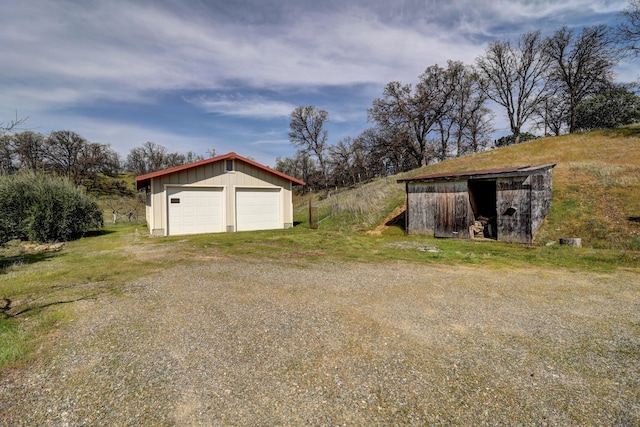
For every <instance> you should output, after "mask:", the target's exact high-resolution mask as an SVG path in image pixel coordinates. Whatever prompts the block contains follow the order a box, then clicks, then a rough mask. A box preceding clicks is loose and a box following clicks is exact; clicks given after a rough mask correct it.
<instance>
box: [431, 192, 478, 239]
mask: <svg viewBox="0 0 640 427" xmlns="http://www.w3.org/2000/svg"><path fill="white" fill-rule="evenodd" d="M435 190H436V215H435V234H434V235H435V237H459V238H464V239H468V238H469V226H470V225H471V224H472V222H473V210H472V209H471V202H470V201H469V192H468V190H467V181H466V180H464V181H453V182H439V183H436V185H435Z"/></svg>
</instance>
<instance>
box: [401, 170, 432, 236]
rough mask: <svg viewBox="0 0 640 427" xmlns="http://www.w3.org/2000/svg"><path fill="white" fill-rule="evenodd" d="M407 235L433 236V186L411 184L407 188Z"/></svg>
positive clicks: (418, 183)
mask: <svg viewBox="0 0 640 427" xmlns="http://www.w3.org/2000/svg"><path fill="white" fill-rule="evenodd" d="M407 204H408V206H409V209H407V213H406V215H407V233H409V234H426V235H430V236H433V235H434V231H435V227H436V225H435V219H436V190H435V184H428V183H423V182H412V183H409V185H408V186H407Z"/></svg>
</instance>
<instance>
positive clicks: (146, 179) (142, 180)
mask: <svg viewBox="0 0 640 427" xmlns="http://www.w3.org/2000/svg"><path fill="white" fill-rule="evenodd" d="M223 160H240V161H241V162H244V163H247V164H249V165H252V166H255V167H257V168H259V169H262V170H264V171H266V172H269V173H271V174H273V175H277V176H279V177H280V178H284V179H287V180H289V181H291V182H293V183H294V184H298V185H305V182H304V181H301V180H299V179H297V178H294V177H292V176H289V175H287V174H285V173H282V172H280V171H277V170H275V169H271V168H270V167H268V166H265V165H262V164H260V163H258V162H254V161H253V160H249V159H247V158H246V157H242V156H239V155H237V154H236V153H234V152H231V153H227V154H223V155H221V156H216V157H212V158H210V159H205V160H200V161H198V162H193V163H188V164H186V165H180V166H175V167H173V168H169V169H163V170H159V171H155V172H150V173H147V174H144V175H140V176H137V177H136V188H137V189H138V190H139V189H141V188H145V187H148V186H149V184H150V183H151V179H153V178H157V177H160V176H164V175H168V174H171V173H176V172H180V171H183V170H187V169H191V168H196V167H198V166H204V165H208V164H211V163H215V162H220V161H223Z"/></svg>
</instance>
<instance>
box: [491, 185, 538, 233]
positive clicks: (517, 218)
mask: <svg viewBox="0 0 640 427" xmlns="http://www.w3.org/2000/svg"><path fill="white" fill-rule="evenodd" d="M530 178H531V177H530V176H522V177H508V178H498V179H497V180H496V192H497V194H496V204H497V213H498V218H497V223H498V240H499V241H501V242H519V243H531V240H532V235H531V180H530Z"/></svg>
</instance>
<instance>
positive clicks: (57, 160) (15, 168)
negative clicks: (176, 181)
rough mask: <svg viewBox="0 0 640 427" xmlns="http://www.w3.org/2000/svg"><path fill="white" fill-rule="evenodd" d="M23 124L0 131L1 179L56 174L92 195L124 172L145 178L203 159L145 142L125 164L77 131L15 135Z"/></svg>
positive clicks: (131, 152)
mask: <svg viewBox="0 0 640 427" xmlns="http://www.w3.org/2000/svg"><path fill="white" fill-rule="evenodd" d="M22 122H23V121H13V122H11V123H9V126H5V127H4V128H2V129H0V175H12V174H16V173H18V172H28V173H47V174H53V175H57V176H61V177H64V178H66V179H68V180H69V181H71V182H72V183H74V184H76V185H82V186H84V187H85V188H87V190H89V191H92V190H95V189H97V187H98V186H99V185H100V184H101V182H100V178H101V177H104V176H106V177H112V178H115V177H117V175H118V174H119V173H121V172H123V171H127V172H132V173H134V174H135V175H142V174H145V173H148V172H152V171H155V170H159V169H165V168H170V167H173V166H180V165H183V164H186V163H191V162H195V161H198V160H202V159H204V156H202V155H199V154H196V153H194V152H191V151H189V152H187V153H185V154H183V153H178V152H169V151H168V150H167V149H166V148H165V147H163V146H162V145H160V144H156V143H154V142H146V143H144V144H143V145H142V146H140V147H135V148H133V149H131V151H130V152H129V154H128V155H127V157H126V158H125V159H124V160H123V159H122V158H121V157H120V155H119V154H118V153H117V152H116V151H115V150H113V149H112V148H111V146H110V145H109V144H102V143H97V142H90V141H88V140H87V139H86V138H84V137H82V136H81V135H79V134H78V133H76V132H74V131H70V130H58V131H53V132H51V133H49V134H42V133H39V132H33V131H30V130H26V131H21V132H14V130H15V128H16V126H17V125H19V124H21V123H22ZM207 154H208V155H211V156H214V155H215V150H213V149H211V150H208V151H207ZM116 184H117V186H118V187H123V186H125V185H124V184H122V183H116Z"/></svg>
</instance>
